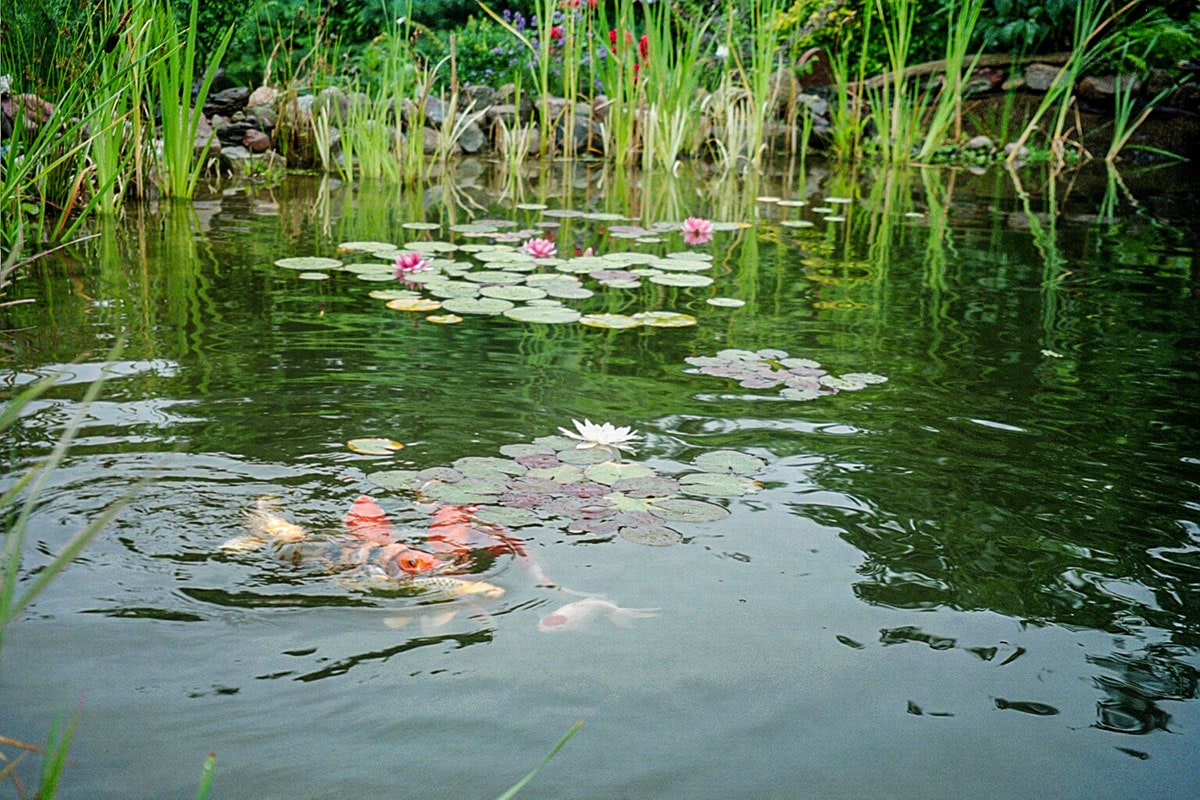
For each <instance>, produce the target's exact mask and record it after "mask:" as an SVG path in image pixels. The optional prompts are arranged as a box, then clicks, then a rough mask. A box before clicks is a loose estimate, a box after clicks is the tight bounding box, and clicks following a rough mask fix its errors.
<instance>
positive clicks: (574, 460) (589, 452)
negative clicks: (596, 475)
mask: <svg viewBox="0 0 1200 800" xmlns="http://www.w3.org/2000/svg"><path fill="white" fill-rule="evenodd" d="M612 457H613V450H612V449H611V448H608V447H578V446H575V447H568V448H567V449H565V450H559V451H558V460H559V461H561V462H563V463H564V464H574V465H575V466H577V467H588V466H591V465H592V464H600V463H602V462H604V461H611V460H612Z"/></svg>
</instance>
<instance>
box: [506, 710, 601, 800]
mask: <svg viewBox="0 0 1200 800" xmlns="http://www.w3.org/2000/svg"><path fill="white" fill-rule="evenodd" d="M582 725H583V720H582V719H581V720H577V721H576V722H575V724H574V725H572V726H571V729H570V730H569V731H567V732H566V734H564V735H563V737H562V738H561V739H559V740H558V744H556V745H554V748H553V749H551V750H550V752H549V753H547V754H546V757H545V758H543V759H542V763H540V764H538V765H537V766H536V767H534V768H533V769H532V770H531V771H530V773H529V774H528V775H526V776H525V777H524V778H521V780H519V781H517V782H516V783H515V784H513V786H512V788H511V789H509V790H508V791H507V792H505V793H504V794H502V795H500V796H499V797H497V798H496V800H512V798H513V797H516V795H517V792H519V791H521V790H522V789H524V788H525V784H527V783H529V782H530V781H531V780H533V778H534V776H535V775H537V774H538V773H539V772H541V771H542V769H544V768H545V766H546V765H547V764H549V763H550V759H552V758H554V756H555V754H556V753H558V751H559V750H561V749H562V746H563V745H564V744H566V743H567V740H568V739H570V738H571V737H572V736H574V735H575V734H576V732H578V730H579V728H580V727H581V726H582Z"/></svg>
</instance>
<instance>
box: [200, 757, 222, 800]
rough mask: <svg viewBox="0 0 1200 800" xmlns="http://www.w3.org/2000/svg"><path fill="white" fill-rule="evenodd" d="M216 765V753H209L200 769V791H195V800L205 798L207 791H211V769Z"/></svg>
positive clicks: (204, 799) (205, 799)
mask: <svg viewBox="0 0 1200 800" xmlns="http://www.w3.org/2000/svg"><path fill="white" fill-rule="evenodd" d="M216 766H217V754H216V753H209V754H208V758H206V759H204V767H203V769H202V770H201V771H200V791H198V792H197V793H196V800H207V798H208V793H209V792H210V791H212V782H213V770H214V769H216Z"/></svg>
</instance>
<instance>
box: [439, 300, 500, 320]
mask: <svg viewBox="0 0 1200 800" xmlns="http://www.w3.org/2000/svg"><path fill="white" fill-rule="evenodd" d="M512 307H513V304H512V303H510V302H508V301H507V300H498V299H496V298H494V297H451V298H450V299H448V300H446V301H444V302H443V303H442V308H444V309H445V310H446V311H453V312H454V313H455V314H484V315H488V316H493V315H496V314H503V313H504V312H505V311H508V310H509V309H510V308H512Z"/></svg>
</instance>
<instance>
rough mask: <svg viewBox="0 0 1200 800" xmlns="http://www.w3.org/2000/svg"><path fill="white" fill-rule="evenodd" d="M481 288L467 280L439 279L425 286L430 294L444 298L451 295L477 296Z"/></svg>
mask: <svg viewBox="0 0 1200 800" xmlns="http://www.w3.org/2000/svg"><path fill="white" fill-rule="evenodd" d="M480 288H481V287H480V286H479V285H478V284H475V283H467V282H466V281H438V282H437V283H431V284H426V286H425V289H426V290H427V291H428V292H429V293H430V294H432V295H434V296H435V297H440V298H442V299H443V300H448V299H450V298H451V297H475V296H476V295H478V294H479V291H480Z"/></svg>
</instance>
